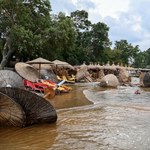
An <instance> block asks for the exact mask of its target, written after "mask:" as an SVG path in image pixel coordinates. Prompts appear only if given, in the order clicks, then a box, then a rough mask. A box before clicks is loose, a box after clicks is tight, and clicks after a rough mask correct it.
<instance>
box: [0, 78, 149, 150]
mask: <svg viewBox="0 0 150 150" xmlns="http://www.w3.org/2000/svg"><path fill="white" fill-rule="evenodd" d="M132 82H134V84H135V85H134V86H132V87H131V86H119V87H118V88H117V89H110V88H102V87H99V86H98V85H97V83H78V84H75V85H71V86H72V88H73V90H72V91H71V92H70V93H66V94H63V95H57V96H55V97H54V98H53V99H52V100H51V104H52V105H53V106H54V107H55V108H56V110H57V114H58V120H57V122H56V123H55V124H38V125H33V126H29V127H26V128H16V127H0V150H1V149H2V150H149V149H150V88H140V87H138V86H136V82H138V79H137V78H133V79H132ZM137 90H139V92H140V94H135V91H137Z"/></svg>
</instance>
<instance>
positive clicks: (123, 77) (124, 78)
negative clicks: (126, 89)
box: [118, 69, 131, 84]
mask: <svg viewBox="0 0 150 150" xmlns="http://www.w3.org/2000/svg"><path fill="white" fill-rule="evenodd" d="M118 79H119V82H120V83H121V84H126V83H130V82H131V77H130V75H129V73H128V72H127V70H125V69H120V70H119V76H118Z"/></svg>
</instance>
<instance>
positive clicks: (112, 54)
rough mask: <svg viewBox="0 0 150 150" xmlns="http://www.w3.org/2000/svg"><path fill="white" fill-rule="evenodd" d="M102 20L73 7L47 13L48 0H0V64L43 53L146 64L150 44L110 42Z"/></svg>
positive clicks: (47, 56) (79, 61)
mask: <svg viewBox="0 0 150 150" xmlns="http://www.w3.org/2000/svg"><path fill="white" fill-rule="evenodd" d="M108 32H109V27H108V26H107V25H106V24H105V23H103V22H97V23H91V21H90V20H89V19H88V12H86V11H85V10H76V11H74V12H71V14H70V16H66V15H65V14H64V13H63V12H60V13H59V14H52V13H51V5H50V2H49V0H1V1H0V51H1V53H0V60H1V68H3V67H5V66H8V65H9V62H10V61H12V60H16V59H18V60H19V61H27V60H32V59H34V58H37V57H43V58H45V59H48V60H54V59H60V60H64V61H67V62H69V63H71V64H72V65H80V64H82V63H83V62H86V63H90V62H99V63H100V64H104V63H107V62H108V61H109V62H110V63H115V64H117V63H120V64H124V65H125V64H126V65H132V66H133V67H144V68H145V67H147V68H149V67H150V59H149V58H150V48H149V49H148V50H146V51H144V52H142V51H141V50H140V49H139V46H138V45H136V46H133V45H132V44H131V43H128V41H127V40H124V39H122V40H120V41H116V42H115V43H114V45H115V46H114V48H111V45H112V43H111V41H110V39H109V37H108Z"/></svg>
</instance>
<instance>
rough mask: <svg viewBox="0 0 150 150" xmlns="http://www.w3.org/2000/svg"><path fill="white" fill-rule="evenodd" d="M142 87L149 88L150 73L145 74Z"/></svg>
mask: <svg viewBox="0 0 150 150" xmlns="http://www.w3.org/2000/svg"><path fill="white" fill-rule="evenodd" d="M143 84H144V87H150V72H147V73H146V74H145V75H144V78H143Z"/></svg>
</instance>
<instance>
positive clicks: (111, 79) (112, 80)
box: [100, 74, 119, 88]
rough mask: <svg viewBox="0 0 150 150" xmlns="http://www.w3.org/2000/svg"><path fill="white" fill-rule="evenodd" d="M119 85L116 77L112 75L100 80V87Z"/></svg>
mask: <svg viewBox="0 0 150 150" xmlns="http://www.w3.org/2000/svg"><path fill="white" fill-rule="evenodd" d="M118 85H119V81H118V79H117V77H116V76H115V75H113V74H108V75H106V76H104V77H103V78H102V79H101V82H100V86H101V87H115V88H116V87H117V86H118Z"/></svg>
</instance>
